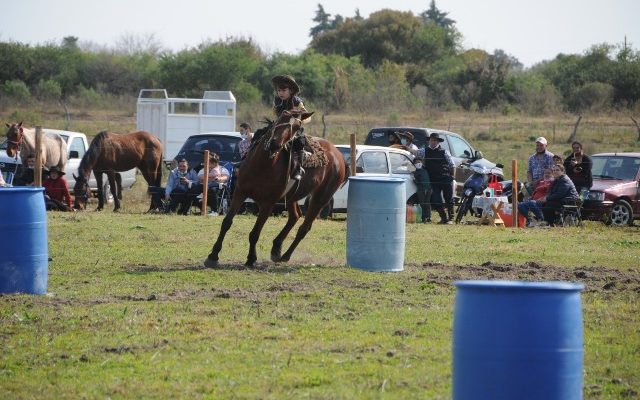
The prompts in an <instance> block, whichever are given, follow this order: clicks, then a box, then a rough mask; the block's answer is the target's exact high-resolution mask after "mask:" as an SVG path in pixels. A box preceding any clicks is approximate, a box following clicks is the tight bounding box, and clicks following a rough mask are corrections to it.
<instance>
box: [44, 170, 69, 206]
mask: <svg viewBox="0 0 640 400" xmlns="http://www.w3.org/2000/svg"><path fill="white" fill-rule="evenodd" d="M64 175H65V172H64V171H63V170H61V169H60V168H59V167H57V166H55V165H54V166H52V167H50V168H49V177H48V178H47V179H45V180H44V182H42V186H43V187H44V197H45V204H46V207H47V210H57V211H71V210H72V209H71V194H70V193H69V185H68V184H67V180H66V179H65V178H64Z"/></svg>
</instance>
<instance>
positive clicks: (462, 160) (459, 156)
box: [364, 126, 503, 193]
mask: <svg viewBox="0 0 640 400" xmlns="http://www.w3.org/2000/svg"><path fill="white" fill-rule="evenodd" d="M393 132H411V134H412V135H413V143H414V144H415V145H416V146H418V147H419V148H422V147H425V146H426V145H427V142H428V141H429V140H428V137H429V135H430V134H431V133H432V132H436V133H438V134H439V135H440V137H442V138H444V142H442V143H441V146H442V147H443V148H444V149H445V150H448V151H449V154H451V157H452V158H453V161H454V162H455V164H456V170H455V173H454V179H455V180H456V187H457V190H456V192H457V193H460V192H461V190H462V186H463V185H464V182H465V181H466V180H467V178H468V177H469V176H471V175H472V174H473V171H472V170H471V169H470V168H469V167H468V164H469V161H473V160H478V161H476V163H480V164H481V165H482V166H484V167H485V168H486V169H492V168H495V166H496V164H494V163H492V162H491V161H489V160H486V159H483V157H482V153H481V152H480V151H478V150H476V149H474V148H473V146H471V145H470V144H469V142H467V141H466V139H465V138H463V137H462V136H461V135H459V134H457V133H453V132H448V131H443V130H438V129H431V128H415V127H404V126H402V127H380V128H373V129H371V130H370V131H369V134H368V135H367V138H366V139H365V142H364V144H368V145H374V146H388V145H389V135H390V134H392V133H393ZM494 171H497V172H498V174H499V175H500V176H502V175H503V174H502V169H500V168H496V169H494Z"/></svg>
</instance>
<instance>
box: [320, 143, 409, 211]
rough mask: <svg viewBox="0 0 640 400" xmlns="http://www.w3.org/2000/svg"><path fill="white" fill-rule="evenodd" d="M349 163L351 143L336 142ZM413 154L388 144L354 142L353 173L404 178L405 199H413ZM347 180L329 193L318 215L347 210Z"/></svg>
mask: <svg viewBox="0 0 640 400" xmlns="http://www.w3.org/2000/svg"><path fill="white" fill-rule="evenodd" d="M336 147H337V148H338V150H340V152H341V153H342V155H343V156H344V159H345V161H346V163H347V165H349V164H350V163H351V147H350V146H349V145H346V144H343V145H336ZM415 169H416V168H415V167H414V166H413V155H411V153H409V152H408V151H405V150H402V149H395V148H391V147H380V146H367V145H356V173H357V174H358V176H386V177H394V178H402V179H404V180H406V185H405V190H406V199H407V201H412V202H413V201H414V200H413V199H412V198H414V197H415V193H416V191H417V188H416V184H415V182H414V181H413V171H415ZM348 193H349V182H347V183H346V184H345V185H344V186H342V187H341V188H340V189H338V191H337V192H336V193H335V194H334V195H333V199H332V200H331V202H330V203H329V206H327V208H325V210H323V212H322V214H321V216H325V215H327V214H329V215H330V214H331V213H332V212H347V202H348V198H347V197H348Z"/></svg>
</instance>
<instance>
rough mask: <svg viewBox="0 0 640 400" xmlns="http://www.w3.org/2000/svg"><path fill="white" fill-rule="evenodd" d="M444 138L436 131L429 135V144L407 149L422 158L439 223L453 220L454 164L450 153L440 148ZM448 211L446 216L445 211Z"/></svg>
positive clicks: (448, 222)
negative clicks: (424, 146)
mask: <svg viewBox="0 0 640 400" xmlns="http://www.w3.org/2000/svg"><path fill="white" fill-rule="evenodd" d="M442 142H444V139H443V138H441V137H440V135H439V134H438V133H437V132H431V135H429V145H428V146H427V147H426V148H424V149H418V150H411V149H409V151H410V152H411V153H412V154H414V155H415V156H416V157H418V158H422V159H423V160H424V167H425V168H426V169H427V172H428V173H429V179H430V180H431V189H432V192H431V207H433V208H434V209H435V210H436V211H437V212H438V215H439V216H440V222H438V223H439V224H450V223H451V221H453V171H454V168H455V164H454V162H453V159H452V158H451V154H449V152H448V151H447V150H445V149H443V148H442V146H441V145H440V143H442ZM443 200H444V202H443ZM445 205H446V211H447V212H448V213H449V216H448V217H447V213H446V212H445Z"/></svg>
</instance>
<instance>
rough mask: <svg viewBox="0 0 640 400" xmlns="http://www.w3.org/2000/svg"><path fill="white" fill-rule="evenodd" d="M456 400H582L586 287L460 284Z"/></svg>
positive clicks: (455, 323)
mask: <svg viewBox="0 0 640 400" xmlns="http://www.w3.org/2000/svg"><path fill="white" fill-rule="evenodd" d="M456 286H457V289H458V290H457V294H456V303H455V312H454V321H453V398H454V399H455V400H463V399H474V400H477V399H492V400H500V399H505V400H506V399H545V400H553V399H558V400H560V399H562V400H572V399H582V358H583V337H582V308H581V303H580V291H582V289H584V286H583V285H580V284H574V283H569V282H514V281H460V282H456Z"/></svg>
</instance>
